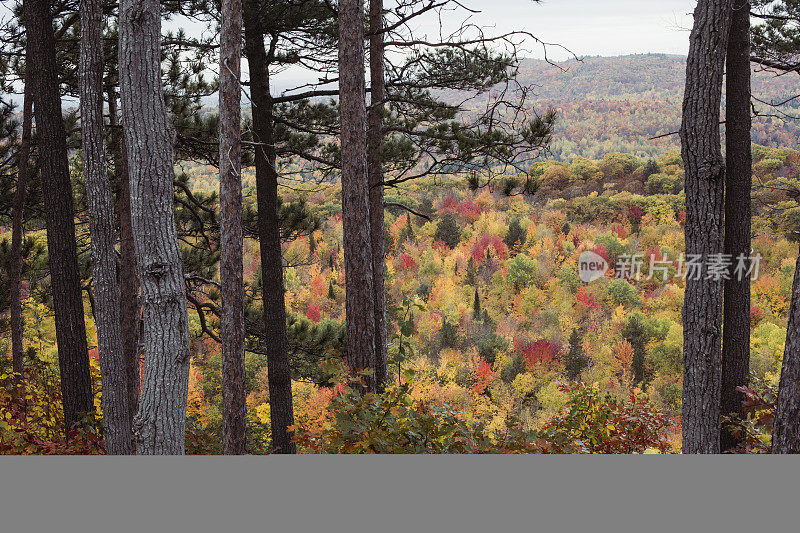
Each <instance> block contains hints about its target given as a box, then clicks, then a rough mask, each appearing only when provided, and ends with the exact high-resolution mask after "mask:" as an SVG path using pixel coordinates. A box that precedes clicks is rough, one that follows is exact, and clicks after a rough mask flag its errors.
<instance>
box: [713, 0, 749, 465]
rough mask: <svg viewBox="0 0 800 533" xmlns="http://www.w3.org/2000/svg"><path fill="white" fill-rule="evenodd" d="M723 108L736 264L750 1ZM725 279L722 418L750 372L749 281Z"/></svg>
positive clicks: (736, 23)
mask: <svg viewBox="0 0 800 533" xmlns="http://www.w3.org/2000/svg"><path fill="white" fill-rule="evenodd" d="M726 71H727V79H726V91H727V96H726V99H725V101H726V104H725V115H726V119H725V120H726V124H725V132H726V134H725V146H726V148H725V159H726V162H725V167H726V174H725V243H724V244H725V253H726V254H730V256H731V258H732V260H733V262H734V265H735V264H736V262H737V258H738V257H739V256H740V255H744V256H745V257H746V256H749V255H750V217H751V215H750V211H751V210H750V189H751V186H752V163H753V160H752V154H751V145H750V128H751V119H750V2H749V1H748V0H734V1H733V12H732V14H731V34H730V39H729V41H728V59H727V69H726ZM731 274H732V275H731V278H730V279H729V280H726V281H725V295H724V302H723V320H724V323H723V328H722V391H721V410H722V413H721V414H722V415H733V414H736V413H741V407H742V401H743V400H744V395H743V394H742V393H740V392H737V391H736V387H741V386H743V385H747V383H748V381H749V379H748V377H749V372H750V277H749V276H741V277H742V279H738V277H737V276H736V275H735V273H734V272H731ZM738 444H739V439H737V438H736V437H734V436H733V435H732V434H731V432H730V431H728V429H727V428H726V427H722V428H721V432H720V449H721V450H722V451H726V450H729V449H731V448H735V447H736V446H737V445H738Z"/></svg>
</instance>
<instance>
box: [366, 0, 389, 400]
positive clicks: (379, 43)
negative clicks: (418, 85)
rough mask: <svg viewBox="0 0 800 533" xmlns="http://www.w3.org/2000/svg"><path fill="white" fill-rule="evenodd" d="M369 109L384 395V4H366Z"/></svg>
mask: <svg viewBox="0 0 800 533" xmlns="http://www.w3.org/2000/svg"><path fill="white" fill-rule="evenodd" d="M369 33H370V37H369V75H370V88H371V92H370V107H369V110H368V112H367V173H368V175H369V217H370V241H371V242H372V257H373V261H372V283H373V291H374V293H375V387H376V388H377V390H378V391H383V390H384V388H385V387H386V381H387V378H388V368H387V366H386V365H387V358H388V354H387V342H388V339H387V333H386V255H385V254H386V250H385V239H384V227H383V161H382V157H381V151H382V148H383V111H384V103H383V101H384V100H385V98H386V79H385V77H384V65H383V62H384V60H383V53H384V50H383V0H370V3H369Z"/></svg>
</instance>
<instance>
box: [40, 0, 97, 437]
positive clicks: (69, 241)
mask: <svg viewBox="0 0 800 533" xmlns="http://www.w3.org/2000/svg"><path fill="white" fill-rule="evenodd" d="M24 9H25V21H26V24H27V28H26V30H27V38H28V50H27V57H28V67H27V68H28V69H29V72H30V81H31V85H32V87H31V88H32V90H33V106H34V115H35V118H36V131H37V132H38V143H37V150H38V156H39V167H40V168H41V172H42V188H43V192H44V204H45V223H46V224H47V251H48V260H49V266H50V279H51V284H52V290H53V306H54V311H55V325H56V342H57V343H58V365H59V373H60V376H61V395H62V401H63V405H64V424H65V427H66V429H67V430H69V429H71V428H72V427H73V426H74V425H75V424H76V423H78V422H79V421H80V420H81V418H82V417H83V416H85V414H87V413H91V412H92V411H93V410H94V407H93V398H92V385H91V380H90V377H89V351H88V348H87V345H86V324H85V322H84V318H83V300H82V296H81V279H80V271H79V270H78V252H77V244H76V240H75V211H74V209H75V208H74V206H73V199H72V185H71V183H70V178H69V162H68V161H67V139H66V137H67V135H66V131H65V129H64V120H63V118H62V115H61V94H60V90H59V81H58V67H57V65H56V43H55V36H54V34H53V18H52V15H51V13H50V2H48V1H47V0H28V1H27V2H25V3H24Z"/></svg>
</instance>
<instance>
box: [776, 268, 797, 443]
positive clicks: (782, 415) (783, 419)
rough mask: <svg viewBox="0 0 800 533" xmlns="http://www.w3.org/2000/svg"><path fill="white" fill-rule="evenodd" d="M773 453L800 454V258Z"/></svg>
mask: <svg viewBox="0 0 800 533" xmlns="http://www.w3.org/2000/svg"><path fill="white" fill-rule="evenodd" d="M772 453H800V256H798V259H797V264H796V265H795V270H794V282H793V284H792V303H791V306H790V307H789V322H788V324H787V326H786V345H785V347H784V350H783V365H782V366H781V382H780V385H779V386H778V399H777V401H776V405H775V420H774V421H773V425H772Z"/></svg>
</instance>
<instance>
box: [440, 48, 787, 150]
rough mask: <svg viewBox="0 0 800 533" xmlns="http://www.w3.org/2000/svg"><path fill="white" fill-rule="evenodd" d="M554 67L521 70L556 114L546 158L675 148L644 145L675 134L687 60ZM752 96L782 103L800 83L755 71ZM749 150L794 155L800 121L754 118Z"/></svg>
mask: <svg viewBox="0 0 800 533" xmlns="http://www.w3.org/2000/svg"><path fill="white" fill-rule="evenodd" d="M559 66H560V67H561V68H562V69H564V71H562V70H560V69H559V68H557V67H555V66H553V65H549V64H547V63H546V62H544V61H539V60H533V59H530V60H525V61H524V62H523V64H522V65H521V67H520V81H521V82H522V83H524V84H534V83H535V84H537V85H538V87H539V88H538V89H537V91H536V92H537V96H536V99H535V103H536V108H537V109H544V108H546V107H548V106H553V107H555V108H557V109H558V110H559V114H560V120H559V122H558V127H557V132H556V137H555V139H554V142H553V146H552V155H551V157H552V158H555V159H560V160H568V159H570V158H571V157H572V156H576V155H580V156H583V157H588V158H599V157H602V156H603V155H604V154H606V153H609V152H624V153H630V154H634V155H637V156H639V157H645V156H652V155H659V154H661V153H664V152H665V151H668V150H673V149H677V148H679V139H678V136H677V135H673V136H669V137H666V138H663V139H659V140H655V141H650V140H648V139H649V138H650V137H654V136H657V135H662V134H665V133H670V132H675V131H677V130H678V128H679V127H680V115H681V100H682V96H683V87H684V71H685V68H686V58H685V57H683V56H674V55H665V54H646V55H630V56H620V57H588V58H584V59H583V61H581V62H578V61H568V62H564V63H560V64H559ZM753 91H754V94H755V96H756V97H757V98H758V99H760V100H763V101H765V102H781V101H784V100H787V99H790V98H792V97H793V96H795V95H798V94H800V77H798V76H797V75H786V76H782V77H776V76H775V75H774V74H773V73H770V72H764V71H763V69H759V68H758V67H754V78H753ZM456 97H457V96H456V95H453V98H456ZM759 108H760V109H759V111H760V112H763V113H765V114H772V115H775V111H774V110H770V109H769V108H768V107H767V106H764V105H760V106H759ZM799 108H800V102H799V101H793V102H791V103H789V104H788V105H786V106H784V107H783V108H781V109H782V111H783V112H785V113H790V114H794V115H798V116H800V109H799ZM753 142H755V143H757V144H762V145H766V146H770V147H792V148H796V149H797V148H800V121H797V120H784V119H780V118H776V117H774V116H761V117H758V118H757V119H756V120H755V121H754V127H753Z"/></svg>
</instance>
